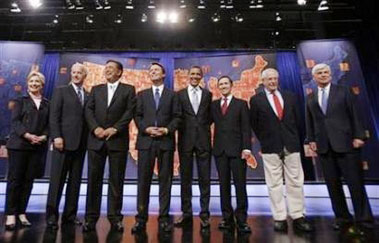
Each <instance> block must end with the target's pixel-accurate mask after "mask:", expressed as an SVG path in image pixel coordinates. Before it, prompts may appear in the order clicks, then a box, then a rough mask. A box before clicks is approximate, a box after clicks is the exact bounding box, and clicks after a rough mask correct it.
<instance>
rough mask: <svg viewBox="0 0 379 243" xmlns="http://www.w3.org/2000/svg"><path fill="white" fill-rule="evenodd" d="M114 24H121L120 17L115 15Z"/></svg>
mask: <svg viewBox="0 0 379 243" xmlns="http://www.w3.org/2000/svg"><path fill="white" fill-rule="evenodd" d="M114 22H115V24H122V15H121V14H117V16H116V18H115V19H114Z"/></svg>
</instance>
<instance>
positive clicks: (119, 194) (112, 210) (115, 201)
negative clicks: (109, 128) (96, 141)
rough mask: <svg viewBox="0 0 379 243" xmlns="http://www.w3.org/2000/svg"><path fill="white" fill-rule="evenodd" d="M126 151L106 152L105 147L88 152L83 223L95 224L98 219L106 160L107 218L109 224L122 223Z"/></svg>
mask: <svg viewBox="0 0 379 243" xmlns="http://www.w3.org/2000/svg"><path fill="white" fill-rule="evenodd" d="M127 155H128V154H127V151H114V150H108V149H107V147H106V145H104V146H103V147H102V149H100V150H96V151H95V150H89V151H88V187H87V198H86V213H85V221H86V222H87V223H89V224H91V223H96V222H97V220H98V219H99V217H100V207H101V196H102V189H103V175H104V167H105V162H106V158H107V156H108V161H109V179H108V201H107V212H108V213H107V217H108V220H109V221H110V222H111V223H117V222H119V221H122V219H123V215H122V214H121V209H122V199H123V189H124V177H125V169H126V163H127Z"/></svg>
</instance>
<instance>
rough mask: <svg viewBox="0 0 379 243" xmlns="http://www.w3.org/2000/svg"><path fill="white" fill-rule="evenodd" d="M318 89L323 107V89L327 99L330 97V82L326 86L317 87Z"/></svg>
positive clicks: (319, 100)
mask: <svg viewBox="0 0 379 243" xmlns="http://www.w3.org/2000/svg"><path fill="white" fill-rule="evenodd" d="M317 89H318V97H317V99H318V104H319V106H320V107H321V103H322V100H321V99H322V90H323V89H324V92H325V95H326V97H327V99H326V100H328V99H329V92H330V83H329V84H328V85H327V86H325V87H324V88H321V87H317Z"/></svg>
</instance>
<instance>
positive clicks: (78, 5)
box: [75, 0, 84, 10]
mask: <svg viewBox="0 0 379 243" xmlns="http://www.w3.org/2000/svg"><path fill="white" fill-rule="evenodd" d="M75 9H76V10H82V9H84V6H83V4H82V1H81V0H75Z"/></svg>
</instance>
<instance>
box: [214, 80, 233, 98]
mask: <svg viewBox="0 0 379 243" xmlns="http://www.w3.org/2000/svg"><path fill="white" fill-rule="evenodd" d="M217 87H218V89H219V90H220V92H221V94H222V95H223V96H224V97H226V96H228V95H230V94H231V93H232V87H233V84H232V82H231V81H230V80H229V78H227V77H224V78H221V79H220V80H219V81H218V83H217Z"/></svg>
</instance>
